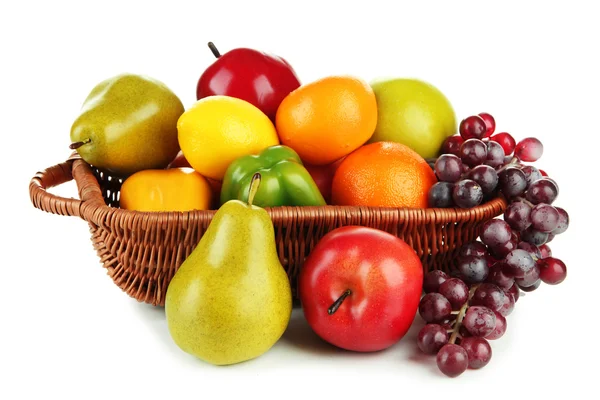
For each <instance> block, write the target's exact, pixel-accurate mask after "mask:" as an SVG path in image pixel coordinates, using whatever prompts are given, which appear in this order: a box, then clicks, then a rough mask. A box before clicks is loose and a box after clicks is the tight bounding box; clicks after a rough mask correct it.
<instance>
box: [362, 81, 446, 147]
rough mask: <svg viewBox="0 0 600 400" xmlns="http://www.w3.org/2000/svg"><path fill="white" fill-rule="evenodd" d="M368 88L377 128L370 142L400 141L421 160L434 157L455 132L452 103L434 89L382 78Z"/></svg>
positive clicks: (413, 82) (414, 83)
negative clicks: (373, 99) (374, 109)
mask: <svg viewBox="0 0 600 400" xmlns="http://www.w3.org/2000/svg"><path fill="white" fill-rule="evenodd" d="M371 87H372V88H373V91H374V92H375V97H376V98H377V127H376V128H375V133H374V134H373V136H372V137H371V139H370V140H369V142H383V141H391V142H399V143H402V144H404V145H406V146H408V147H410V148H411V149H413V150H414V151H416V152H417V153H419V154H420V155H421V157H423V158H433V157H437V156H438V154H439V151H440V149H441V147H442V144H443V143H444V140H445V139H446V138H447V137H448V136H452V135H454V134H455V133H456V116H455V113H454V109H453V108H452V104H450V101H448V99H447V98H446V96H444V94H443V93H442V92H440V91H439V90H438V89H437V88H436V87H435V86H433V85H431V84H429V83H427V82H423V81H420V80H417V79H404V78H391V79H389V78H387V79H383V78H381V79H378V80H375V81H373V82H372V83H371Z"/></svg>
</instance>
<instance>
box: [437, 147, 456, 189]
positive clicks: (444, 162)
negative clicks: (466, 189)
mask: <svg viewBox="0 0 600 400" xmlns="http://www.w3.org/2000/svg"><path fill="white" fill-rule="evenodd" d="M462 166H463V164H462V161H461V160H460V158H458V157H457V156H455V155H454V154H442V155H441V156H439V157H438V159H437V160H436V161H435V165H434V171H435V174H436V175H437V177H438V179H439V180H440V181H443V182H452V183H454V182H456V181H458V180H459V179H460V177H461V175H462Z"/></svg>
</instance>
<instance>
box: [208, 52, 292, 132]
mask: <svg viewBox="0 0 600 400" xmlns="http://www.w3.org/2000/svg"><path fill="white" fill-rule="evenodd" d="M209 47H210V45H209ZM298 87H300V80H299V79H298V76H297V75H296V72H295V71H294V69H293V68H292V66H291V65H290V64H289V63H288V62H287V61H286V60H284V59H283V58H281V57H279V56H276V55H273V54H269V53H265V52H261V51H258V50H254V49H248V48H237V49H233V50H231V51H229V52H227V53H225V54H223V55H220V56H219V57H218V58H217V60H216V61H215V62H214V63H212V64H211V65H210V66H209V67H208V68H207V69H206V70H205V71H204V72H203V73H202V75H201V76H200V79H199V80H198V85H197V87H196V98H197V99H198V100H199V99H202V98H204V97H207V96H213V95H225V96H231V97H236V98H239V99H242V100H246V101H248V102H249V103H252V104H254V105H255V106H256V107H258V108H259V109H260V110H261V111H262V112H263V113H265V114H266V115H267V116H268V117H269V118H270V119H271V120H272V121H275V115H276V113H277V108H278V107H279V104H280V103H281V101H282V100H283V99H284V98H285V97H286V96H287V95H288V94H290V92H292V91H293V90H295V89H297V88H298Z"/></svg>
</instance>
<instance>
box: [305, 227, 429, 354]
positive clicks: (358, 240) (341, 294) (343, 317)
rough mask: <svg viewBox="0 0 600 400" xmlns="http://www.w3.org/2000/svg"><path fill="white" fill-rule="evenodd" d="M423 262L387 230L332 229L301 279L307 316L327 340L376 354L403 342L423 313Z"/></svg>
mask: <svg viewBox="0 0 600 400" xmlns="http://www.w3.org/2000/svg"><path fill="white" fill-rule="evenodd" d="M422 284H423V266H422V264H421V260H420V259H419V257H418V256H417V254H416V253H415V251H414V250H413V249H412V248H411V247H410V246H409V245H408V244H407V243H406V242H404V241H403V240H401V239H399V238H397V237H396V236H393V235H391V234H389V233H387V232H384V231H381V230H377V229H374V228H368V227H362V226H344V227H341V228H337V229H335V230H333V231H331V232H329V233H327V234H326V235H325V236H324V237H323V238H322V239H321V240H320V241H319V242H318V243H317V245H316V246H315V248H314V249H313V251H312V252H311V253H310V255H309V256H308V258H307V259H306V261H305V262H304V265H303V267H302V270H301V271H300V275H299V278H298V294H299V297H300V301H301V303H302V310H303V312H304V316H305V318H306V320H307V321H308V324H309V325H310V326H311V328H312V329H313V331H314V332H315V333H316V334H317V335H319V336H320V337H321V338H322V339H323V340H325V341H327V342H329V343H331V344H333V345H335V346H337V347H340V348H343V349H347V350H352V351H359V352H370V351H378V350H383V349H385V348H388V347H390V346H392V345H393V344H394V343H396V342H398V340H400V339H401V338H402V337H403V336H404V335H405V334H406V332H407V331H408V329H409V328H410V326H411V324H412V322H413V319H414V318H415V315H416V313H417V308H418V305H419V299H420V297H421V289H422Z"/></svg>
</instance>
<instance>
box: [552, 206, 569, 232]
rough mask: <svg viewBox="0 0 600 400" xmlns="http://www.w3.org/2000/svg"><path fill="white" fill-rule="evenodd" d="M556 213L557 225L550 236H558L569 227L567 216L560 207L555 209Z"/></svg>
mask: <svg viewBox="0 0 600 400" xmlns="http://www.w3.org/2000/svg"><path fill="white" fill-rule="evenodd" d="M556 211H558V224H557V225H556V228H554V230H553V231H552V234H554V235H560V234H561V233H563V232H564V231H566V230H567V228H568V227H569V214H567V212H566V211H565V210H564V209H563V208H560V207H556Z"/></svg>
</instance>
